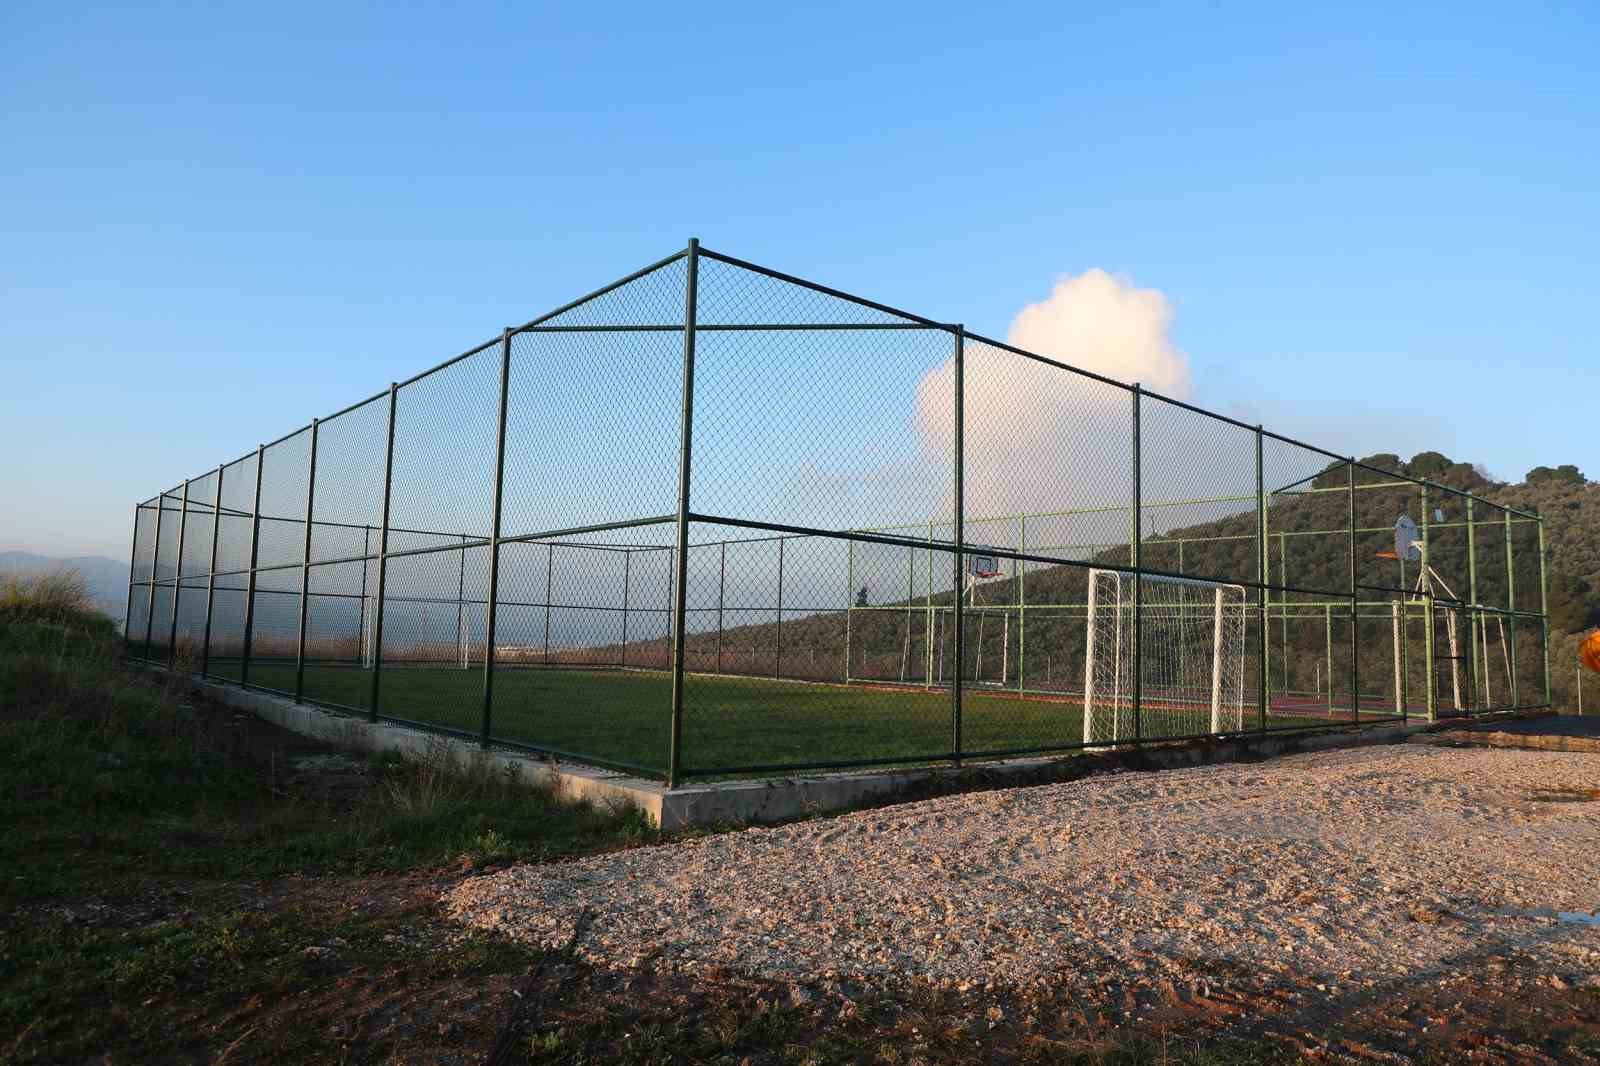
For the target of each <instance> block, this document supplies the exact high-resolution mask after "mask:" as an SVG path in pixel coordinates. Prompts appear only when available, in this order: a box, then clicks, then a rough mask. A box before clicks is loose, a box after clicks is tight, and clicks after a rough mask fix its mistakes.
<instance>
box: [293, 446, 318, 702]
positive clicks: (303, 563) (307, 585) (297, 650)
mask: <svg viewBox="0 0 1600 1066" xmlns="http://www.w3.org/2000/svg"><path fill="white" fill-rule="evenodd" d="M318 424H319V423H318V421H317V419H315V418H313V419H312V420H311V458H310V460H309V461H308V462H307V464H306V532H305V538H304V543H303V544H302V545H301V552H300V623H299V626H298V628H297V629H296V631H295V645H294V700H295V702H296V703H299V702H300V700H301V698H302V697H304V696H305V689H306V618H307V616H308V614H309V611H308V607H309V604H308V603H307V600H308V599H309V594H310V591H311V517H312V515H313V514H315V513H316V512H315V510H314V508H315V507H316V499H317V426H318Z"/></svg>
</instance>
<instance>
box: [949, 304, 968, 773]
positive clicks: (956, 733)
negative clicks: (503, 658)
mask: <svg viewBox="0 0 1600 1066" xmlns="http://www.w3.org/2000/svg"><path fill="white" fill-rule="evenodd" d="M955 339H956V343H955V357H954V358H955V365H954V370H955V440H954V446H953V452H952V456H951V458H952V460H953V463H952V465H953V466H954V468H955V469H954V475H955V479H954V492H955V498H954V503H955V507H954V522H953V527H954V529H953V531H954V533H955V555H954V560H953V569H954V572H955V581H954V589H953V591H954V600H955V602H954V605H953V607H952V610H951V612H950V618H951V623H952V625H953V627H954V629H955V633H954V638H955V639H954V644H955V669H954V670H953V671H951V674H950V757H951V760H952V761H953V762H954V763H955V765H957V766H960V765H961V746H962V745H961V726H962V722H961V685H962V681H963V680H964V677H965V674H966V663H965V659H966V651H967V639H966V628H967V627H966V615H965V613H964V612H963V610H962V605H961V598H962V596H963V595H965V593H966V580H967V561H966V551H965V548H966V540H967V528H966V491H967V487H966V439H967V430H966V419H967V407H966V405H967V386H966V372H967V371H966V363H967V352H966V349H967V330H966V327H965V326H963V325H957V326H956V327H955Z"/></svg>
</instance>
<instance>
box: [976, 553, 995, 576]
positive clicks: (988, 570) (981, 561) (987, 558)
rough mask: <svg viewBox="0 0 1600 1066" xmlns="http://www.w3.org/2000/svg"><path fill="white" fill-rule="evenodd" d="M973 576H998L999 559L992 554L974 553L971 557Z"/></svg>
mask: <svg viewBox="0 0 1600 1066" xmlns="http://www.w3.org/2000/svg"><path fill="white" fill-rule="evenodd" d="M972 576H973V577H999V576H1000V560H998V559H996V558H995V557H994V556H992V555H974V556H973V557H972Z"/></svg>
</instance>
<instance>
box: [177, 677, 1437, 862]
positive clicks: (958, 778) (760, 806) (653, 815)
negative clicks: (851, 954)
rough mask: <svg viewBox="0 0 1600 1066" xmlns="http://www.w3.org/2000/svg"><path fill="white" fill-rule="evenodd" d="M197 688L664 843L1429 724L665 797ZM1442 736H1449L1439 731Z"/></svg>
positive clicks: (1409, 730) (285, 722) (521, 758)
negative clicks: (724, 828)
mask: <svg viewBox="0 0 1600 1066" xmlns="http://www.w3.org/2000/svg"><path fill="white" fill-rule="evenodd" d="M194 684H195V686H196V688H198V689H200V690H201V691H203V692H204V693H205V694H206V695H207V696H209V697H211V698H212V699H215V700H217V701H219V702H222V703H225V704H228V705H229V706H233V707H238V708H241V709H244V710H248V711H251V712H252V713H254V714H256V715H258V716H260V717H261V718H263V719H265V720H266V721H268V722H271V723H273V724H274V725H277V726H281V727H282V728H284V729H288V730H291V731H293V732H295V733H299V734H301V735H302V736H307V737H312V738H315V739H317V740H321V741H324V742H326V743H329V744H333V745H336V746H339V747H343V748H347V749H351V750H355V751H364V752H370V753H373V754H377V753H381V752H396V753H399V754H401V755H404V756H407V757H410V758H415V759H424V758H440V757H444V758H449V759H452V760H454V761H455V762H457V763H458V764H459V765H462V766H472V767H480V766H481V767H486V768H487V769H489V770H491V771H494V772H497V773H505V774H510V775H516V776H517V777H519V778H520V779H522V780H526V781H528V782H529V783H530V784H535V785H539V786H542V787H546V788H550V789H551V790H553V791H554V792H555V793H556V794H558V795H560V796H562V797H563V798H566V799H570V800H583V801H588V802H591V803H594V804H596V805H599V806H607V807H619V806H632V807H637V808H638V809H639V810H640V811H642V812H643V813H644V815H645V817H646V818H648V819H649V820H650V821H651V822H652V823H653V824H655V825H656V826H658V827H660V828H661V829H663V830H666V831H669V832H670V831H673V830H678V829H684V828H688V827H691V826H698V825H729V824H733V825H738V824H747V823H773V822H783V821H789V820H792V819H796V818H804V817H809V816H811V815H815V814H822V813H825V812H828V811H839V810H844V809H848V808H851V807H858V806H863V805H868V804H872V803H882V802H888V801H896V800H898V801H910V800H915V799H918V798H922V797H926V796H929V795H936V794H942V793H946V792H960V791H969V790H974V789H982V788H996V787H1009V786H1016V785H1027V784H1044V783H1048V782H1053V781H1068V780H1072V779H1075V778H1080V777H1086V776H1088V775H1090V774H1096V773H1108V772H1119V771H1125V770H1163V769H1173V768H1176V767H1182V766H1201V765H1206V764H1210V763H1222V762H1241V761H1242V762H1250V761H1256V760H1260V759H1267V758H1271V757H1272V756H1275V755H1282V754H1287V753H1291V752H1303V751H1317V750H1324V749H1329V748H1347V747H1358V746H1362V745H1368V744H1395V743H1402V742H1404V741H1406V740H1409V739H1411V738H1413V737H1416V736H1418V735H1420V734H1423V733H1426V732H1427V731H1428V730H1429V729H1430V726H1429V725H1428V724H1427V723H1425V722H1421V723H1410V724H1399V723H1387V724H1375V725H1372V726H1369V727H1366V728H1362V729H1350V728H1345V729H1328V730H1319V731H1311V732H1304V733H1269V734H1264V735H1253V736H1242V737H1237V738H1218V739H1215V740H1202V741H1195V742H1186V743H1181V744H1151V745H1146V746H1144V747H1141V748H1126V749H1118V750H1114V751H1095V752H1074V753H1068V754H1064V755H1060V756H1050V757H1031V758H1019V759H1008V760H1005V761H1001V762H985V763H972V764H968V765H964V766H960V767H954V766H936V767H928V766H922V767H909V768H904V769H894V770H871V771H861V772H845V773H812V774H791V775H786V776H782V777H773V778H768V779H762V780H747V781H719V782H711V783H705V784H691V785H685V786H680V787H678V788H675V789H668V788H667V787H666V786H665V785H663V784H662V783H661V782H659V781H651V780H647V779H644V778H639V777H632V776H629V775H627V774H624V773H618V772H615V771H610V770H601V769H596V768H594V767H589V766H583V765H581V764H578V763H570V762H559V761H556V760H553V759H550V758H547V757H544V756H541V755H536V754H529V753H526V752H518V751H513V750H507V749H504V748H495V747H490V748H487V749H486V748H484V747H483V746H482V745H480V744H479V743H478V742H476V741H474V740H469V739H466V738H461V737H451V736H446V735H441V734H437V733H430V732H424V731H422V730H418V729H412V728H410V727H408V726H404V725H400V724H396V723H392V722H384V721H378V722H369V721H367V720H365V719H362V718H357V717H353V716H350V715H345V714H340V713H338V712H335V711H331V710H326V709H323V708H320V707H316V706H312V705H309V704H304V703H296V702H295V701H294V700H293V699H291V698H289V697H287V696H279V695H276V694H273V693H267V692H259V691H256V690H253V689H245V688H241V687H239V686H238V685H231V684H225V683H222V682H215V681H207V680H200V679H198V678H196V679H194ZM1431 728H1433V729H1439V728H1441V727H1440V726H1433V727H1431Z"/></svg>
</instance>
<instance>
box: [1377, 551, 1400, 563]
mask: <svg viewBox="0 0 1600 1066" xmlns="http://www.w3.org/2000/svg"><path fill="white" fill-rule="evenodd" d="M1373 554H1374V555H1375V556H1376V557H1377V558H1379V559H1388V560H1390V561H1391V562H1398V561H1399V559H1400V553H1399V552H1397V551H1395V550H1394V549H1393V548H1390V549H1389V550H1388V551H1381V552H1374V553H1373Z"/></svg>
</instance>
